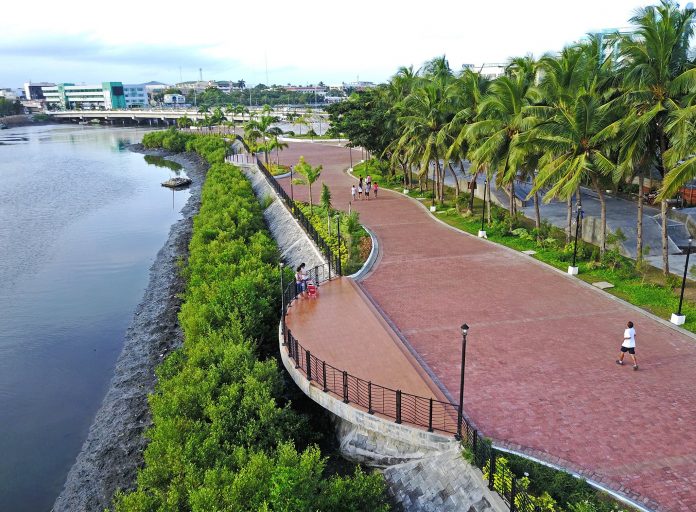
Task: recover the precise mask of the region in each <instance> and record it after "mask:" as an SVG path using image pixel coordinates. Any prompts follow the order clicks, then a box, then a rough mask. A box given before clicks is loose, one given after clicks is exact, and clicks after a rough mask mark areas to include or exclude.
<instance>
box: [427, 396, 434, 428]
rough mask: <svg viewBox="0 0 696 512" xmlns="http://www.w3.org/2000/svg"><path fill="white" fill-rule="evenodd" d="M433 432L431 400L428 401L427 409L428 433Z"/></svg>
mask: <svg viewBox="0 0 696 512" xmlns="http://www.w3.org/2000/svg"><path fill="white" fill-rule="evenodd" d="M432 431H433V399H432V398H431V399H430V406H429V407H428V432H432Z"/></svg>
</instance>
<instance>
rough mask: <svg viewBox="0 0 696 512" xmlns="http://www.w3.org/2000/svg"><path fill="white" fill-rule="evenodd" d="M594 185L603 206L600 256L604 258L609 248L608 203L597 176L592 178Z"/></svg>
mask: <svg viewBox="0 0 696 512" xmlns="http://www.w3.org/2000/svg"><path fill="white" fill-rule="evenodd" d="M592 185H593V186H594V189H595V192H597V195H598V196H599V204H600V206H601V214H600V224H601V226H602V230H601V233H600V240H599V254H600V256H604V252H605V251H606V248H607V203H606V201H605V199H604V190H602V187H601V186H600V183H599V180H598V179H597V178H596V177H595V176H593V177H592Z"/></svg>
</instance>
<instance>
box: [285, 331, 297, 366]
mask: <svg viewBox="0 0 696 512" xmlns="http://www.w3.org/2000/svg"><path fill="white" fill-rule="evenodd" d="M285 336H286V338H287V344H288V352H289V353H290V357H291V358H292V359H295V357H294V356H293V352H292V331H291V330H290V329H288V330H287V332H286V333H285Z"/></svg>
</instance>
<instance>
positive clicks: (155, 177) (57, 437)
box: [0, 126, 189, 512]
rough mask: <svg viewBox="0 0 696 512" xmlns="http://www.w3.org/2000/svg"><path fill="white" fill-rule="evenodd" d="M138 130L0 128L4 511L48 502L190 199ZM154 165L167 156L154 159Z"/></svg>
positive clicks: (0, 469)
mask: <svg viewBox="0 0 696 512" xmlns="http://www.w3.org/2000/svg"><path fill="white" fill-rule="evenodd" d="M143 133H145V132H144V130H138V129H128V128H124V129H114V128H100V127H91V126H79V127H76V126H39V127H24V128H12V129H9V130H3V131H2V132H0V144H3V145H2V146H1V147H0V180H1V182H2V187H0V219H2V222H0V255H1V257H0V454H1V456H0V510H2V511H5V510H8V511H13V512H15V511H16V512H22V511H36V510H48V509H50V507H51V505H52V503H53V501H54V500H55V498H56V496H57V495H58V493H59V492H60V489H61V488H62V485H63V483H64V480H65V477H66V475H67V472H68V470H69V468H70V466H71V465H72V463H73V462H74V460H75V457H76V455H77V453H78V452H79V450H80V447H81V445H82V443H83V441H84V439H85V437H86V434H87V431H88V429H89V425H90V423H91V421H92V418H93V417H94V414H95V413H96V411H97V409H98V407H99V405H100V403H101V401H102V399H103V397H104V394H105V392H106V389H107V386H108V383H109V380H110V378H111V375H112V372H113V367H114V363H115V360H116V358H117V356H118V354H119V352H120V350H121V347H122V344H123V336H124V333H125V330H126V328H127V326H128V324H129V323H130V320H131V316H132V313H133V310H134V308H135V306H136V304H137V303H138V301H139V300H140V298H141V297H142V293H143V290H144V288H145V286H146V285H147V278H148V269H149V267H150V265H151V264H152V262H153V260H154V257H155V255H156V253H157V251H158V250H159V248H160V247H161V246H162V245H163V244H164V242H165V240H166V238H167V235H168V232H169V228H170V226H171V224H172V223H173V222H174V221H175V220H177V219H178V218H179V217H180V214H179V212H180V210H181V207H182V206H183V205H184V204H185V202H186V200H187V199H188V196H189V193H188V191H186V190H183V191H177V192H175V193H174V192H172V191H170V190H168V189H165V188H163V187H161V186H160V183H161V182H162V181H164V180H166V179H168V178H169V177H170V176H171V173H172V171H176V172H181V170H180V169H173V168H171V167H169V166H158V165H149V164H148V161H149V159H148V161H146V160H145V159H144V158H143V156H142V155H139V154H135V153H132V152H130V151H127V149H126V146H127V145H128V144H131V143H135V142H139V141H140V139H141V138H142V134H143ZM161 165H163V164H161Z"/></svg>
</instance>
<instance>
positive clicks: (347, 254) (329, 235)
mask: <svg viewBox="0 0 696 512" xmlns="http://www.w3.org/2000/svg"><path fill="white" fill-rule="evenodd" d="M295 204H297V205H298V206H299V208H300V209H301V210H302V213H304V214H305V217H307V218H308V219H309V221H310V222H311V223H312V226H314V229H316V230H317V232H318V233H319V234H320V235H321V237H322V238H323V239H324V241H325V242H326V243H327V244H329V247H330V248H331V252H332V253H333V254H336V255H338V231H337V229H336V216H337V215H340V223H341V267H342V270H343V275H349V274H353V273H354V272H357V271H358V270H360V268H361V267H362V266H363V265H364V264H365V261H366V260H367V258H368V256H369V255H370V250H371V249H372V240H371V238H370V235H369V234H368V232H367V231H365V228H363V227H362V225H361V224H360V217H359V216H358V212H352V213H351V214H350V215H348V214H347V213H345V212H341V211H339V210H335V209H333V208H329V211H328V213H327V210H326V208H324V207H322V206H318V205H313V206H312V213H310V212H309V204H308V203H300V202H295ZM329 215H330V217H331V221H330V222H328V221H327V216H329Z"/></svg>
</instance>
